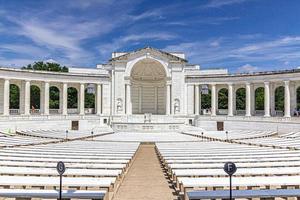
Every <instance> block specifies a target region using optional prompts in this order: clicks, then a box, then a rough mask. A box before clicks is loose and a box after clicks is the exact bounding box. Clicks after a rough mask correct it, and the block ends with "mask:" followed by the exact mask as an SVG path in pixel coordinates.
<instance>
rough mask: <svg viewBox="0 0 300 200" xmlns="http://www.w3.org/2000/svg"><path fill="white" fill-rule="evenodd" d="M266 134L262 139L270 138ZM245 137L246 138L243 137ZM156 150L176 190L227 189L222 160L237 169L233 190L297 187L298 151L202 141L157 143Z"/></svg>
mask: <svg viewBox="0 0 300 200" xmlns="http://www.w3.org/2000/svg"><path fill="white" fill-rule="evenodd" d="M272 138H273V137H267V138H262V139H272ZM246 140H247V139H246ZM156 146H157V153H158V154H159V156H160V158H161V161H162V162H163V165H164V166H165V168H166V170H167V171H168V173H169V176H170V178H171V179H172V180H173V182H174V184H175V185H176V187H177V189H178V191H179V192H180V193H181V194H182V195H183V197H185V198H187V192H188V191H191V190H199V189H200V190H215V189H218V190H219V189H228V186H229V180H228V177H227V174H226V173H225V172H224V170H223V166H224V163H225V162H228V161H232V162H235V163H236V165H237V167H238V170H237V172H236V174H235V177H234V180H233V183H234V187H235V188H234V189H253V188H258V189H266V188H267V189H269V188H287V187H291V188H299V185H300V159H299V157H300V151H297V150H288V149H275V148H272V147H259V146H249V145H244V144H237V143H228V142H218V141H206V140H204V141H202V140H201V139H199V141H198V142H196V143H195V142H181V143H176V144H174V143H157V144H156Z"/></svg>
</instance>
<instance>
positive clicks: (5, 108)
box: [3, 79, 10, 116]
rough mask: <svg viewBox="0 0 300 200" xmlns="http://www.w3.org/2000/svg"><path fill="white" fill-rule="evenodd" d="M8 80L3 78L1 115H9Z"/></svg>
mask: <svg viewBox="0 0 300 200" xmlns="http://www.w3.org/2000/svg"><path fill="white" fill-rule="evenodd" d="M9 84H10V83H9V80H8V79H5V80H4V91H3V92H4V93H3V115H6V116H7V115H9Z"/></svg>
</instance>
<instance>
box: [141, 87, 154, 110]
mask: <svg viewBox="0 0 300 200" xmlns="http://www.w3.org/2000/svg"><path fill="white" fill-rule="evenodd" d="M138 92H139V113H142V86H139V89H138ZM155 92H156V91H155ZM154 95H156V93H154ZM154 103H155V104H156V100H155V102H154ZM155 111H156V109H155Z"/></svg>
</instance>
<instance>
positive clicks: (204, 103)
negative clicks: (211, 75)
mask: <svg viewBox="0 0 300 200" xmlns="http://www.w3.org/2000/svg"><path fill="white" fill-rule="evenodd" d="M201 110H202V114H203V115H210V114H211V90H210V89H207V90H206V92H205V93H203V92H201Z"/></svg>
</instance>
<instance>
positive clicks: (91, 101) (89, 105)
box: [84, 84, 96, 114]
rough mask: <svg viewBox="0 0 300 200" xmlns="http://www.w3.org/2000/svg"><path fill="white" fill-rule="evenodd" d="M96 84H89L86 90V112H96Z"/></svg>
mask: <svg viewBox="0 0 300 200" xmlns="http://www.w3.org/2000/svg"><path fill="white" fill-rule="evenodd" d="M95 98H96V97H95V85H93V84H88V86H87V88H86V89H85V90H84V108H85V113H86V114H95V108H96V107H95V101H96V99H95Z"/></svg>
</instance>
